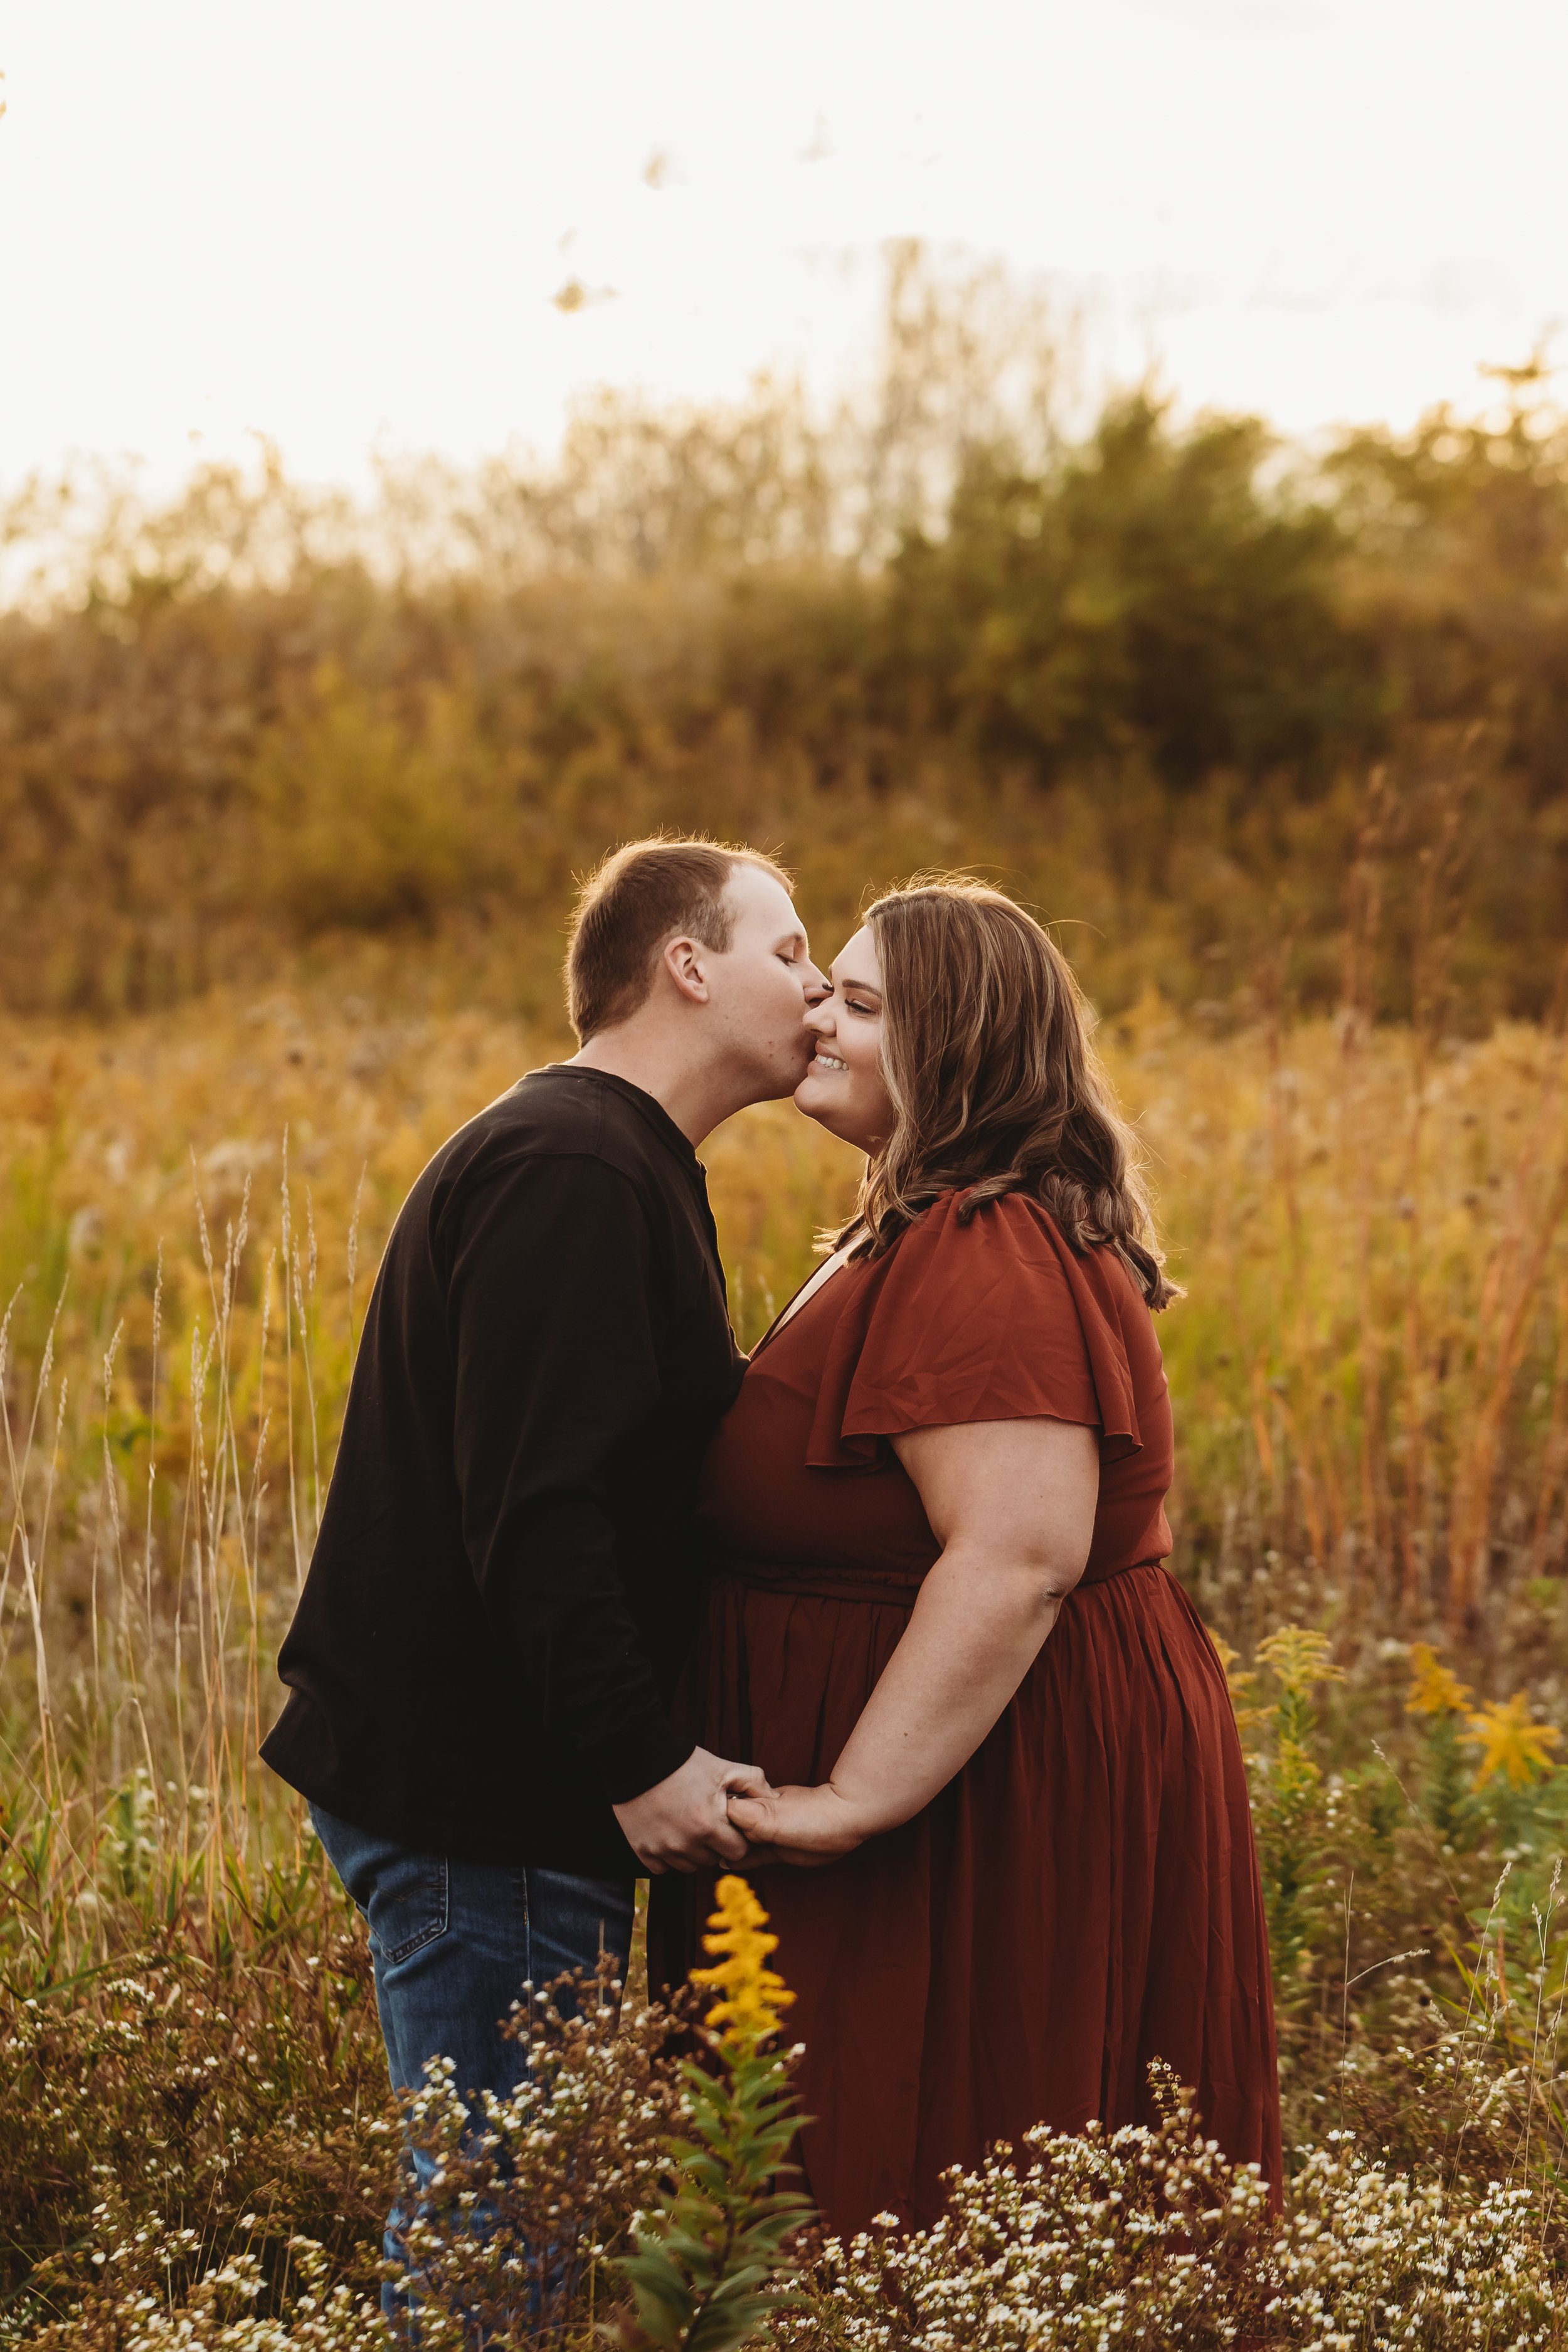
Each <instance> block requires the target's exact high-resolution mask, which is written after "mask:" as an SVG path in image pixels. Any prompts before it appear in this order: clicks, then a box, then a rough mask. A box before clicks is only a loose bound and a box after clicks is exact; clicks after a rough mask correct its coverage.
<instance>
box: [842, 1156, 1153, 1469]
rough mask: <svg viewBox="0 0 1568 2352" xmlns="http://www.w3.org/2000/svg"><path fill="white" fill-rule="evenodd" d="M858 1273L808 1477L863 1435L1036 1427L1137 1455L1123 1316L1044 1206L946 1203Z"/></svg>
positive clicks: (953, 1198) (1016, 1199)
mask: <svg viewBox="0 0 1568 2352" xmlns="http://www.w3.org/2000/svg"><path fill="white" fill-rule="evenodd" d="M861 1265H862V1266H863V1267H864V1273H863V1276H862V1278H861V1281H860V1282H859V1283H858V1285H857V1286H856V1288H855V1290H854V1292H853V1293H851V1294H849V1295H847V1297H846V1298H845V1301H844V1305H845V1308H846V1311H845V1313H844V1314H843V1315H842V1316H841V1317H840V1318H839V1321H838V1325H837V1330H836V1331H835V1333H834V1335H833V1339H832V1342H831V1344H830V1346H829V1349H828V1352H827V1360H826V1364H825V1366H824V1378H823V1391H822V1398H821V1401H820V1403H819V1411H818V1422H819V1424H820V1426H819V1427H818V1429H817V1430H816V1433H814V1444H813V1451H812V1453H811V1454H810V1455H809V1457H808V1458H809V1459H810V1460H811V1461H813V1462H814V1463H818V1464H824V1465H827V1464H832V1463H836V1462H842V1461H844V1460H845V1459H846V1458H847V1456H846V1454H845V1452H844V1450H843V1447H844V1444H845V1442H846V1441H847V1442H848V1443H849V1445H850V1450H851V1453H853V1452H854V1450H855V1441H857V1440H860V1441H863V1440H865V1439H866V1438H868V1437H869V1436H871V1435H873V1434H875V1435H883V1436H885V1435H889V1434H891V1433H896V1432H898V1431H900V1430H906V1429H913V1428H921V1427H929V1426H931V1425H933V1424H935V1423H942V1422H964V1421H988V1420H1011V1419H1016V1418H1019V1417H1025V1416H1030V1415H1037V1414H1044V1415H1047V1416H1050V1417H1053V1418H1055V1419H1058V1420H1062V1421H1077V1422H1086V1423H1090V1424H1092V1425H1095V1426H1098V1427H1099V1428H1100V1431H1101V1433H1103V1434H1104V1436H1105V1437H1107V1438H1108V1439H1111V1440H1131V1442H1132V1443H1133V1444H1136V1443H1138V1437H1137V1430H1138V1418H1137V1412H1136V1408H1135V1404H1134V1401H1133V1394H1132V1391H1133V1381H1132V1378H1131V1369H1130V1365H1129V1360H1128V1352H1127V1349H1126V1346H1125V1344H1124V1341H1123V1339H1122V1337H1121V1330H1120V1328H1119V1325H1120V1316H1119V1314H1118V1313H1117V1312H1116V1311H1115V1310H1114V1309H1113V1308H1112V1307H1111V1306H1110V1301H1109V1299H1105V1300H1102V1299H1101V1297H1100V1280H1101V1279H1102V1277H1100V1276H1096V1275H1094V1274H1092V1273H1090V1272H1088V1271H1086V1270H1085V1269H1084V1268H1083V1266H1082V1265H1080V1264H1079V1261H1078V1260H1076V1259H1075V1258H1074V1255H1073V1253H1072V1252H1071V1250H1070V1249H1069V1248H1068V1244H1067V1242H1066V1240H1065V1239H1064V1238H1063V1236H1062V1234H1061V1232H1060V1230H1059V1228H1058V1225H1057V1223H1056V1221H1055V1219H1054V1218H1053V1217H1052V1216H1051V1215H1050V1213H1049V1212H1048V1210H1047V1209H1046V1208H1045V1207H1044V1206H1043V1204H1042V1203H1040V1202H1036V1201H1033V1200H1029V1199H1026V1198H1024V1197H1023V1196H1021V1195H1017V1194H1007V1195H1004V1196H1003V1197H1001V1198H998V1199H994V1200H991V1201H987V1202H978V1203H976V1202H971V1201H970V1200H969V1199H968V1196H967V1195H966V1194H964V1193H963V1192H949V1193H943V1194H942V1196H941V1197H940V1198H939V1199H937V1200H935V1201H933V1202H931V1205H930V1207H929V1208H927V1209H925V1210H924V1211H923V1212H922V1213H921V1215H920V1216H919V1217H917V1218H916V1219H915V1220H914V1221H913V1222H912V1223H910V1225H909V1226H907V1227H906V1229H905V1231H904V1232H903V1233H902V1234H900V1236H899V1238H898V1240H897V1241H896V1242H895V1243H894V1244H893V1245H892V1246H891V1248H890V1249H889V1250H887V1251H886V1252H885V1253H884V1254H883V1255H881V1256H880V1257H879V1258H873V1259H870V1260H862V1261H861ZM829 1424H831V1426H829ZM861 1458H864V1457H863V1456H862V1457H861Z"/></svg>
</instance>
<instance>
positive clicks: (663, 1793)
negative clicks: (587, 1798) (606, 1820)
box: [615, 1748, 773, 1878]
mask: <svg viewBox="0 0 1568 2352" xmlns="http://www.w3.org/2000/svg"><path fill="white" fill-rule="evenodd" d="M772 1793H773V1790H772V1788H771V1786H770V1784H769V1781H768V1776H767V1774H766V1773H765V1772H764V1771H763V1770H762V1769H760V1767H759V1766H757V1765H755V1764H726V1762H725V1761H724V1759H723V1758H722V1757H721V1756H710V1754H709V1752H708V1750H707V1748H696V1749H694V1750H693V1752H692V1753H691V1755H689V1757H688V1758H687V1759H686V1761H685V1763H684V1764H683V1765H682V1766H681V1768H680V1769H679V1772H672V1773H671V1774H670V1776H669V1778H668V1780H660V1781H659V1782H658V1785H657V1786H656V1787H654V1788H652V1789H645V1790H643V1792H642V1795H641V1796H640V1797H633V1798H632V1799H631V1800H630V1801H629V1802H628V1803H626V1804H624V1805H617V1806H616V1808H615V1813H616V1821H618V1822H619V1823H620V1825H621V1828H622V1830H623V1832H625V1835H626V1843H627V1844H628V1845H629V1846H630V1847H631V1849H632V1852H633V1853H635V1854H636V1855H637V1860H638V1861H639V1862H640V1863H641V1864H642V1865H643V1867H644V1868H645V1869H646V1870H648V1871H650V1872H651V1873H652V1874H653V1875H654V1877H655V1878H662V1877H663V1875H664V1874H665V1872H666V1871H667V1870H679V1871H685V1872H691V1871H694V1870H705V1869H706V1868H707V1867H708V1865H709V1864H710V1863H715V1862H743V1861H744V1860H745V1858H746V1854H747V1853H748V1852H749V1848H748V1846H747V1843H746V1840H745V1838H744V1837H743V1836H742V1833H741V1832H740V1831H739V1830H738V1829H737V1828H736V1827H735V1825H734V1823H733V1822H731V1820H730V1817H729V1814H728V1811H727V1810H726V1807H727V1803H728V1800H729V1799H730V1797H731V1795H733V1796H747V1797H767V1796H771V1795H772Z"/></svg>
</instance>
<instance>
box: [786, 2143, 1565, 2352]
mask: <svg viewBox="0 0 1568 2352" xmlns="http://www.w3.org/2000/svg"><path fill="white" fill-rule="evenodd" d="M1028 2146H1029V2147H1030V2150H1031V2152H1032V2156H1033V2161H1031V2162H1028V2163H1026V2164H1025V2165H1022V2166H1020V2165H1018V2164H1016V2163H1015V2162H1013V2161H1012V2160H1011V2159H1010V2158H1009V2157H1008V2155H1007V2153H1006V2152H1005V2151H999V2152H998V2154H997V2155H996V2156H995V2158H994V2159H993V2160H992V2161H990V2162H988V2163H987V2164H985V2165H984V2166H983V2167H981V2168H980V2169H979V2170H978V2171H975V2172H972V2173H958V2174H954V2175H953V2176H952V2180H951V2183H950V2190H951V2194H950V2201H949V2206H948V2210H947V2211H946V2213H945V2214H944V2215H943V2216H942V2219H941V2220H940V2221H937V2222H936V2223H935V2224H934V2225H933V2226H932V2227H931V2228H930V2229H927V2230H920V2231H910V2232H907V2233H906V2232H900V2230H899V2228H898V2224H897V2221H896V2220H895V2218H894V2217H892V2216H890V2215H889V2216H884V2217H882V2219H881V2223H880V2225H879V2227H878V2228H876V2229H874V2230H873V2231H868V2232H867V2233H866V2234H864V2235H862V2236H860V2237H858V2238H856V2239H854V2240H853V2241H852V2242H849V2243H848V2244H845V2243H843V2242H838V2241H830V2242H829V2243H828V2244H827V2246H826V2249H825V2252H824V2256H823V2259H822V2262H821V2264H820V2267H819V2269H818V2272H817V2274H816V2282H815V2291H814V2293H813V2294H812V2295H811V2297H810V2299H809V2301H808V2302H807V2304H806V2305H805V2307H804V2308H802V2309H801V2310H800V2311H798V2312H796V2313H795V2314H793V2315H790V2316H789V2317H788V2318H787V2319H785V2320H784V2321H782V2322H781V2323H779V2324H778V2325H777V2327H776V2330H775V2333H776V2338H777V2343H778V2345H779V2347H780V2352H1113V2347H1122V2346H1147V2347H1163V2346H1172V2347H1177V2346H1179V2347H1186V2348H1187V2352H1220V2347H1226V2346H1237V2345H1243V2346H1247V2347H1261V2346H1269V2347H1273V2346H1279V2347H1286V2346H1289V2347H1291V2352H1411V2347H1422V2352H1439V2347H1441V2352H1447V2347H1454V2352H1458V2347H1471V2346H1474V2347H1480V2346H1486V2347H1490V2352H1505V2347H1506V2352H1525V2347H1557V2352H1560V2348H1561V2347H1563V2346H1564V2345H1568V2282H1565V2281H1564V2280H1563V2278H1562V2277H1561V2276H1560V2275H1554V2274H1553V2273H1554V2265H1553V2264H1552V2262H1551V2260H1550V2259H1549V2256H1548V2254H1547V2251H1546V2249H1545V2247H1544V2245H1543V2243H1542V2237H1541V2234H1540V2230H1539V2211H1538V2207H1539V2200H1538V2199H1537V2198H1535V2197H1534V2196H1533V2195H1532V2194H1531V2193H1529V2192H1527V2191H1526V2190H1525V2189H1522V2188H1518V2187H1515V2188H1509V2187H1507V2186H1505V2185H1502V2184H1500V2183H1494V2184H1492V2186H1491V2187H1490V2188H1489V2189H1486V2190H1485V2191H1484V2192H1482V2193H1481V2194H1479V2196H1478V2195H1477V2194H1476V2193H1475V2192H1474V2191H1473V2190H1470V2191H1468V2192H1466V2191H1459V2192H1457V2193H1455V2194H1453V2195H1449V2194H1447V2192H1446V2191H1445V2189H1444V2188H1443V2187H1442V2186H1441V2185H1440V2184H1438V2183H1436V2182H1417V2181H1414V2180H1412V2179H1410V2178H1409V2177H1407V2176H1405V2175H1402V2174H1399V2173H1396V2172H1392V2171H1390V2170H1389V2169H1388V2168H1386V2167H1384V2166H1382V2165H1378V2164H1375V2163H1371V2162H1368V2161H1367V2160H1366V2159H1365V2158H1363V2157H1361V2156H1359V2155H1357V2154H1356V2153H1355V2152H1354V2151H1353V2149H1352V2147H1350V2145H1349V2143H1348V2139H1347V2140H1342V2141H1336V2142H1333V2143H1331V2145H1329V2146H1328V2147H1324V2148H1321V2149H1314V2150H1309V2151H1306V2152H1305V2156H1304V2160H1303V2161H1302V2164H1301V2168H1300V2171H1299V2173H1298V2174H1297V2177H1296V2179H1295V2180H1294V2181H1293V2182H1292V2185H1291V2194H1290V2198H1289V2207H1288V2210H1287V2211H1286V2212H1285V2213H1284V2214H1282V2215H1281V2214H1279V2213H1278V2212H1271V2211H1270V2209H1269V2205H1268V2192H1267V2190H1266V2189H1265V2186H1264V2184H1263V2182H1262V2180H1261V2179H1259V2177H1258V2172H1257V2169H1256V2168H1253V2167H1247V2168H1232V2167H1230V2166H1229V2165H1227V2164H1226V2162H1225V2161H1224V2159H1223V2158H1221V2157H1220V2156H1219V2154H1218V2151H1217V2149H1216V2148H1215V2144H1214V2142H1213V2141H1212V2140H1211V2141H1205V2140H1202V2139H1200V2138H1198V2137H1196V2136H1195V2135H1194V2134H1193V2133H1192V2132H1191V2131H1190V2129H1189V2128H1188V2127H1187V2126H1186V2124H1185V2121H1184V2117H1180V2116H1177V2117H1173V2118H1171V2119H1169V2120H1168V2121H1167V2122H1166V2123H1165V2124H1164V2125H1163V2126H1160V2127H1159V2128H1157V2129H1152V2130H1151V2129H1144V2128H1142V2127H1138V2128H1131V2129H1127V2130H1123V2131H1119V2132H1116V2133H1114V2134H1112V2135H1110V2137H1106V2136H1103V2135H1101V2134H1100V2133H1099V2132H1098V2131H1096V2130H1093V2129H1091V2130H1090V2131H1089V2132H1088V2133H1086V2134H1085V2135H1084V2136H1083V2137H1069V2136H1065V2135H1062V2136H1058V2135H1052V2134H1047V2133H1043V2132H1036V2133H1031V2134H1030V2135H1029V2139H1028Z"/></svg>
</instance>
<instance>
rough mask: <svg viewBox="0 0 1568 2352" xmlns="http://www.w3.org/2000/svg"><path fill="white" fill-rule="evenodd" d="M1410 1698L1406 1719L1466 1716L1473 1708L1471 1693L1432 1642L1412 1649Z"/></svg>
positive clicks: (1407, 1702) (1413, 1644) (1412, 1645)
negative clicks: (1420, 1716) (1413, 1716)
mask: <svg viewBox="0 0 1568 2352" xmlns="http://www.w3.org/2000/svg"><path fill="white" fill-rule="evenodd" d="M1410 1668H1411V1683H1410V1696H1409V1697H1408V1698H1407V1699H1406V1700H1405V1714H1406V1715H1462V1714H1463V1713H1464V1711H1465V1709H1466V1707H1468V1706H1469V1704H1470V1689H1469V1685H1468V1683H1462V1682H1461V1681H1460V1680H1459V1677H1458V1675H1457V1674H1455V1672H1454V1670H1453V1668H1452V1667H1451V1666H1446V1665H1445V1664H1443V1661H1442V1660H1441V1658H1440V1657H1439V1656H1438V1655H1437V1653H1436V1650H1435V1649H1434V1648H1433V1647H1432V1644H1431V1643H1430V1642H1413V1643H1411V1645H1410Z"/></svg>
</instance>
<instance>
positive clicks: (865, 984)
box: [833, 972, 882, 996]
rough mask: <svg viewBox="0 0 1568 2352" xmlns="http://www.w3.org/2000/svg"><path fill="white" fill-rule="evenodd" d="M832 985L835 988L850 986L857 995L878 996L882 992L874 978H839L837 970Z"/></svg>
mask: <svg viewBox="0 0 1568 2352" xmlns="http://www.w3.org/2000/svg"><path fill="white" fill-rule="evenodd" d="M833 985H834V987H835V988H852V989H853V990H854V991H855V993H856V995H857V996H880V994H881V993H882V992H881V990H880V989H879V987H878V985H877V983H876V982H875V981H874V980H850V979H849V978H848V977H847V976H846V978H844V979H843V980H840V979H839V978H838V975H837V972H836V973H835V974H834V977H833Z"/></svg>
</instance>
